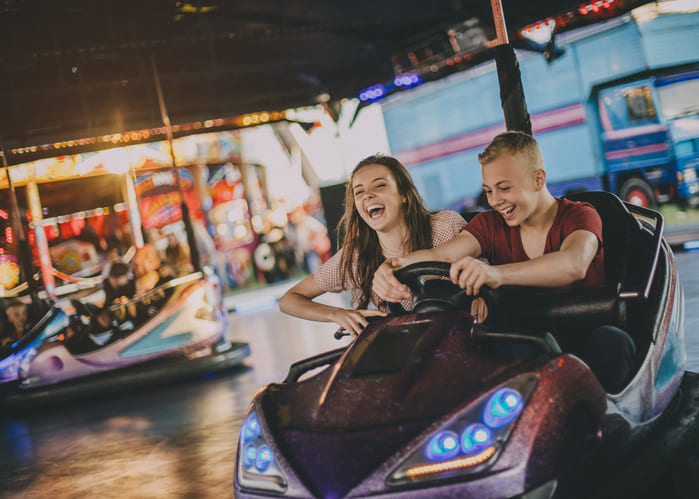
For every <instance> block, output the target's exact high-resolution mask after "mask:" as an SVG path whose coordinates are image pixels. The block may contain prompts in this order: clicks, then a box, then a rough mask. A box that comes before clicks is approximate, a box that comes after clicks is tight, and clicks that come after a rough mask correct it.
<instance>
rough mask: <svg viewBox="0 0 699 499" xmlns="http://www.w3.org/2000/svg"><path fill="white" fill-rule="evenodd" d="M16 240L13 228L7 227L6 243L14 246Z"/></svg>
mask: <svg viewBox="0 0 699 499" xmlns="http://www.w3.org/2000/svg"><path fill="white" fill-rule="evenodd" d="M14 240H15V236H14V234H13V233H12V227H5V241H7V244H12V242H13V241H14Z"/></svg>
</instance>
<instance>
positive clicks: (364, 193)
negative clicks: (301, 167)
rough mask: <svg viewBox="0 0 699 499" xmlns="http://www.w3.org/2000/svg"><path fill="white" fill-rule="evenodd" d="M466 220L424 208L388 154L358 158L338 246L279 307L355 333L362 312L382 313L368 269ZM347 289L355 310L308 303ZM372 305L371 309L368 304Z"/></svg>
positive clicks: (452, 231) (448, 233) (441, 237)
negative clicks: (336, 250)
mask: <svg viewBox="0 0 699 499" xmlns="http://www.w3.org/2000/svg"><path fill="white" fill-rule="evenodd" d="M465 225H466V222H465V221H464V219H463V218H462V217H461V216H460V215H459V214H458V213H456V212H454V211H446V210H445V211H439V212H436V213H432V212H430V211H428V210H427V209H426V208H425V206H424V204H423V202H422V199H421V198H420V195H419V194H418V192H417V189H416V188H415V185H414V184H413V182H412V179H411V178H410V174H409V173H408V171H407V170H406V169H405V167H404V166H403V165H402V164H401V163H400V162H399V161H398V160H397V159H395V158H392V157H390V156H382V155H375V156H369V157H368V158H366V159H364V160H362V161H360V162H359V164H358V165H357V166H356V167H355V168H354V170H353V171H352V177H351V179H350V181H349V182H348V184H347V190H346V192H345V213H344V215H343V217H342V220H341V221H340V230H339V233H340V234H344V242H343V246H342V248H340V250H339V251H338V252H337V253H336V254H335V255H334V256H333V257H332V258H331V259H330V260H328V261H327V262H325V263H324V264H323V265H322V266H321V267H320V268H319V269H318V270H317V271H316V272H315V273H314V274H312V275H309V276H308V277H306V278H305V279H304V280H303V281H301V282H299V283H298V284H296V285H295V286H294V287H292V288H291V289H290V290H288V291H287V292H286V293H285V294H284V295H283V296H282V297H281V298H280V300H279V308H280V309H281V310H282V312H285V313H287V314H289V315H293V316H296V317H301V318H302V319H308V320H314V321H320V322H335V323H337V324H338V325H340V326H341V327H343V328H345V329H346V330H347V331H348V332H350V333H351V334H352V335H354V336H357V335H358V334H359V333H361V332H362V330H363V329H364V327H365V326H366V325H367V319H366V318H367V317H370V316H384V315H386V314H387V312H386V306H385V303H384V302H382V301H381V300H380V299H379V297H378V295H376V293H374V292H373V290H372V287H371V281H372V279H373V277H374V272H376V270H377V269H378V267H379V265H381V263H383V262H384V260H386V259H387V258H396V257H401V256H404V255H407V254H408V253H411V252H413V251H416V250H419V249H427V248H432V247H435V246H439V245H440V244H442V243H444V242H446V241H448V240H450V239H452V238H453V237H455V236H456V235H457V234H458V233H459V232H460V231H461V229H462V228H463V227H464V226H465ZM343 290H351V291H352V292H353V303H354V304H355V305H356V306H357V308H356V309H344V308H340V307H334V306H330V305H324V304H322V303H317V302H314V301H313V299H314V298H316V297H317V296H319V295H321V294H323V293H326V292H330V293H339V292H341V291H343ZM369 304H373V305H374V306H375V307H377V308H374V309H368V308H367V307H368V306H369Z"/></svg>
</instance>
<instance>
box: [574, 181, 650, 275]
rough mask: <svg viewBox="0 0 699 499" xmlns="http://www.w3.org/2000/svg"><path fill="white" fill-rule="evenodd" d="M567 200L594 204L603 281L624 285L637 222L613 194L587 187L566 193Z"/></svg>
mask: <svg viewBox="0 0 699 499" xmlns="http://www.w3.org/2000/svg"><path fill="white" fill-rule="evenodd" d="M566 197H567V198H568V199H570V200H571V201H584V202H586V203H590V204H591V205H592V206H594V207H595V209H596V210H597V212H598V213H599V215H600V217H601V218H602V240H603V245H604V272H605V276H606V282H607V284H611V285H617V286H618V285H625V284H627V281H628V279H629V278H630V277H631V273H630V271H629V270H630V269H629V267H630V265H629V261H630V260H631V258H630V255H632V251H633V241H634V239H635V237H636V235H637V234H639V232H640V231H641V225H640V223H639V222H638V220H637V219H636V217H634V216H633V215H632V214H631V212H630V211H629V210H628V208H626V206H625V205H624V203H623V202H622V201H621V199H619V198H618V197H617V196H616V195H614V194H612V193H610V192H605V191H590V192H580V193H575V194H570V195H568V196H566Z"/></svg>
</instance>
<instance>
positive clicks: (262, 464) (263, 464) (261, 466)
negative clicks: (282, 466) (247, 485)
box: [255, 445, 274, 473]
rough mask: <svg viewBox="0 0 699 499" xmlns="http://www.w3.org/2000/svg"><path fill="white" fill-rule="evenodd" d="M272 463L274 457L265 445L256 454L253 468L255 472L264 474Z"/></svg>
mask: <svg viewBox="0 0 699 499" xmlns="http://www.w3.org/2000/svg"><path fill="white" fill-rule="evenodd" d="M272 461H274V456H273V455H272V451H271V450H270V448H269V447H267V446H266V445H263V446H262V447H260V449H259V451H258V452H257V458H256V459H255V468H256V469H257V471H259V472H260V473H264V472H265V471H267V468H269V465H270V464H272Z"/></svg>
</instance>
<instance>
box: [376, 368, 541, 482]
mask: <svg viewBox="0 0 699 499" xmlns="http://www.w3.org/2000/svg"><path fill="white" fill-rule="evenodd" d="M537 383H538V378H537V377H536V376H534V375H526V376H522V377H519V378H517V379H515V380H513V381H512V382H511V383H509V384H508V385H507V386H505V387H502V388H499V389H497V390H495V391H494V392H492V393H490V394H489V395H488V396H486V397H483V398H481V399H480V400H479V401H478V402H476V403H475V404H473V405H471V406H469V407H468V408H467V409H466V410H465V411H463V412H462V413H460V414H458V415H457V416H456V417H454V418H452V419H451V420H450V421H449V422H447V423H446V424H445V425H443V426H442V427H441V428H440V429H438V430H437V431H435V432H433V433H431V434H430V435H428V436H426V437H424V436H423V437H421V438H423V443H422V444H421V445H420V446H419V447H418V448H417V449H416V450H415V451H414V452H413V453H412V454H411V455H410V456H408V458H407V459H405V460H404V461H403V462H402V463H401V464H400V465H399V466H398V467H397V468H396V469H395V470H394V471H393V472H392V473H391V474H390V475H389V476H388V478H387V479H386V484H387V485H389V486H401V485H405V484H407V483H411V482H414V481H416V480H427V479H431V480H434V479H439V478H447V477H453V476H456V475H462V474H468V473H474V472H479V471H483V470H484V469H486V468H487V467H489V466H491V465H492V464H493V463H494V462H495V461H496V460H497V458H498V456H499V455H500V452H501V451H502V449H503V448H504V447H505V445H506V444H507V439H508V438H509V436H510V433H511V432H512V428H513V427H514V425H515V422H516V421H517V418H518V417H519V415H520V414H521V413H522V410H523V409H524V406H525V405H526V403H527V401H528V400H529V397H530V396H531V394H532V393H533V392H534V389H535V388H536V385H537Z"/></svg>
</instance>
